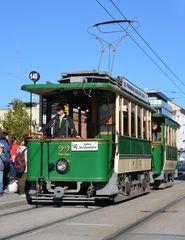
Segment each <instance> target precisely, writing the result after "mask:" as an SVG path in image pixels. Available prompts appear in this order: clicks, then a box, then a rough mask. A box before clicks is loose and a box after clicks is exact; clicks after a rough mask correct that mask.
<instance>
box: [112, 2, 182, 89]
mask: <svg viewBox="0 0 185 240" xmlns="http://www.w3.org/2000/svg"><path fill="white" fill-rule="evenodd" d="M110 1H111V3H112V4H113V5H114V7H115V8H116V9H117V11H118V12H119V13H120V14H121V16H122V17H124V19H125V20H127V18H126V16H125V15H124V14H123V12H122V11H121V10H120V9H119V8H118V7H117V5H116V4H115V2H114V1H113V0H110ZM129 24H130V26H131V27H132V28H133V30H134V31H135V32H136V33H137V35H138V36H139V37H140V38H141V39H142V41H143V42H144V43H145V44H146V45H147V47H148V48H149V49H150V50H151V51H152V52H153V54H154V55H155V56H156V57H157V58H158V59H159V60H160V61H161V63H163V64H164V66H165V67H166V68H167V69H168V70H169V71H170V72H171V74H173V76H174V77H175V78H176V79H177V80H178V81H179V82H180V83H181V84H182V85H183V86H185V83H184V82H183V81H182V80H181V79H180V78H179V77H178V76H177V75H176V74H175V73H174V71H172V70H171V69H170V68H169V67H168V65H167V64H166V63H165V62H164V61H163V60H162V58H161V57H160V56H159V54H158V53H156V51H154V49H153V48H152V47H151V46H150V45H149V44H148V43H147V41H146V40H145V39H144V38H143V37H142V36H141V34H140V33H139V32H138V31H137V29H136V28H135V27H134V26H133V24H132V22H129Z"/></svg>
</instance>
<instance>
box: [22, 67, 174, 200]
mask: <svg viewBox="0 0 185 240" xmlns="http://www.w3.org/2000/svg"><path fill="white" fill-rule="evenodd" d="M22 90H24V91H27V92H30V93H33V94H38V95H39V96H40V126H43V125H44V124H46V123H47V122H48V121H49V120H50V119H51V118H52V117H53V116H54V115H55V114H56V106H57V104H59V103H62V104H64V105H65V111H66V113H67V114H69V115H70V116H72V117H73V120H74V122H75V125H76V129H77V131H78V133H79V135H80V136H81V138H74V137H71V136H68V137H67V138H52V129H51V130H49V131H48V132H47V135H46V136H44V137H43V138H42V139H31V140H29V142H28V173H27V186H30V187H29V190H28V191H27V192H26V194H27V200H28V203H30V204H42V203H48V202H52V203H57V204H58V203H62V202H81V203H88V202H96V201H98V200H111V201H119V200H122V199H128V198H131V197H133V196H136V195H140V194H143V193H146V192H148V191H149V190H150V182H151V181H153V182H154V183H156V184H155V186H156V185H157V184H158V183H159V182H160V181H161V176H162V173H165V171H166V169H168V167H170V166H171V168H174V167H175V162H176V160H174V162H173V160H172V161H171V160H170V157H173V156H174V154H175V150H174V151H173V149H174V148H173V146H172V147H169V146H167V145H165V143H164V141H165V137H163V141H162V142H161V143H160V144H159V143H154V144H153V149H152V114H153V113H154V112H155V110H154V108H152V107H151V106H150V104H149V102H148V95H147V94H146V93H145V92H144V91H142V90H141V89H140V88H138V87H136V86H135V85H134V84H132V83H131V82H129V81H128V80H127V79H125V78H124V77H116V78H114V77H112V76H110V75H109V74H108V73H106V72H97V71H82V72H70V73H65V74H63V75H62V76H61V79H60V80H59V81H58V83H56V84H55V83H46V84H26V85H23V86H22ZM157 119H158V120H157ZM159 119H160V118H159V116H157V115H156V116H155V120H157V121H160V120H159ZM162 119H163V121H162ZM160 123H161V124H162V127H163V128H165V126H169V127H170V126H172V125H173V124H174V123H173V121H171V125H169V124H168V123H170V120H169V119H167V118H164V117H161V121H160ZM165 124H166V125H165ZM173 126H174V125H173ZM165 129H168V127H166V128H165ZM166 131H168V130H166ZM169 131H170V130H169ZM163 134H164V130H163ZM168 134H170V133H168V132H167V135H168ZM170 136H171V135H170ZM169 141H171V140H169ZM159 145H160V149H161V150H159V147H158V146H159ZM164 146H165V149H168V150H169V152H170V153H169V158H165V159H164V157H163V158H160V159H158V156H159V155H160V156H161V155H162V154H163V156H164V155H165V156H166V152H168V151H164V153H162V151H163V150H164ZM152 153H153V154H154V157H153V158H152ZM170 154H171V155H170ZM172 155H173V156H172ZM166 159H167V161H166ZM168 160H170V161H168ZM159 161H161V162H160V163H157V162H159ZM162 163H163V165H162ZM173 163H174V164H173ZM159 165H160V166H159ZM172 165H173V166H172ZM151 170H153V171H154V174H151ZM163 170H165V171H163ZM163 175H164V174H163ZM167 176H168V178H169V179H170V180H171V177H172V178H173V176H172V175H167ZM151 179H152V180H151ZM158 186H159V184H158ZM27 189H28V188H27Z"/></svg>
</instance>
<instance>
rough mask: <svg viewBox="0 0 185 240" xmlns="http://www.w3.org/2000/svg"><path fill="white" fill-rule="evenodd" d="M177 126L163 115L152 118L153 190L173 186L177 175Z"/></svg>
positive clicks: (156, 114) (157, 114)
mask: <svg viewBox="0 0 185 240" xmlns="http://www.w3.org/2000/svg"><path fill="white" fill-rule="evenodd" d="M178 128H179V124H178V123H177V122H175V121H173V120H172V119H171V118H169V117H167V116H165V115H164V114H160V113H154V114H153V116H152V173H153V180H154V181H153V183H152V186H153V188H165V187H169V186H172V185H173V184H174V178H175V176H176V173H177V170H176V169H177V161H178V151H177V147H176V130H177V129H178Z"/></svg>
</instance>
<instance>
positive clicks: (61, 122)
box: [37, 104, 80, 138]
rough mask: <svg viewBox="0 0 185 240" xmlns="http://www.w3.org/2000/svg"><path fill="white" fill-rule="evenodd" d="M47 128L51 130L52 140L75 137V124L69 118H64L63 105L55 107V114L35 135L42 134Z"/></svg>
mask: <svg viewBox="0 0 185 240" xmlns="http://www.w3.org/2000/svg"><path fill="white" fill-rule="evenodd" d="M49 128H53V137H54V138H66V137H77V138H80V136H78V133H77V131H76V129H75V124H74V122H73V119H72V118H71V117H70V116H66V114H65V108H64V105H63V104H58V105H57V114H56V115H55V116H54V117H53V118H52V119H51V120H50V121H49V122H48V123H47V124H46V125H45V126H44V127H43V128H42V129H41V130H40V131H39V132H37V134H44V132H46V131H47V130H48V129H49Z"/></svg>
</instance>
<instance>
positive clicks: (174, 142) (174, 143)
mask: <svg viewBox="0 0 185 240" xmlns="http://www.w3.org/2000/svg"><path fill="white" fill-rule="evenodd" d="M172 140H173V142H172V144H173V146H176V130H175V129H173V139H172Z"/></svg>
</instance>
